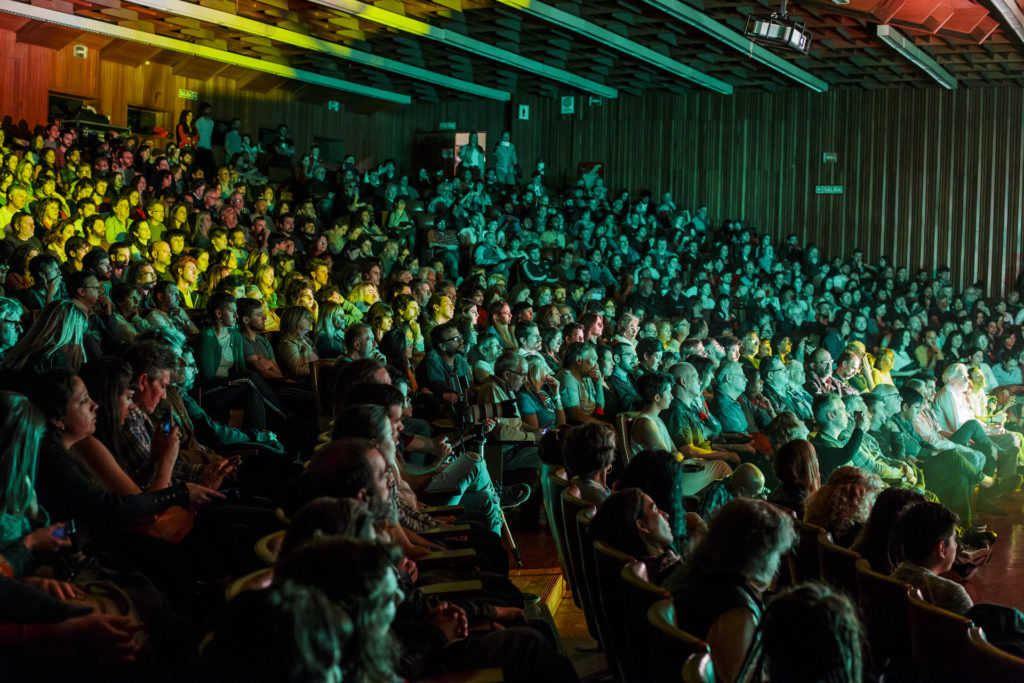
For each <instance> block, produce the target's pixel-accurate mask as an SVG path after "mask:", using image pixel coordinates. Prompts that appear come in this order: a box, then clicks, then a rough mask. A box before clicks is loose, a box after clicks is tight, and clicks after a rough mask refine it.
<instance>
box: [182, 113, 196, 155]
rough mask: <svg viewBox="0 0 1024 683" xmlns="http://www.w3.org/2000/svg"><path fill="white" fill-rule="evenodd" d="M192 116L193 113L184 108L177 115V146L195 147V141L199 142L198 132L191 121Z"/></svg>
mask: <svg viewBox="0 0 1024 683" xmlns="http://www.w3.org/2000/svg"><path fill="white" fill-rule="evenodd" d="M194 116H195V114H193V113H192V112H191V111H189V110H188V109H186V110H185V111H183V112H181V116H179V117H178V131H177V132H178V147H179V148H181V149H184V148H186V147H195V145H196V143H197V142H199V133H198V132H197V131H196V127H195V125H193V123H192V119H193V118H194Z"/></svg>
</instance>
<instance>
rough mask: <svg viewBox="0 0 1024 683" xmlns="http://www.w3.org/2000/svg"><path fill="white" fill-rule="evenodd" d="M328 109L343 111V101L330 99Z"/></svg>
mask: <svg viewBox="0 0 1024 683" xmlns="http://www.w3.org/2000/svg"><path fill="white" fill-rule="evenodd" d="M327 111H341V102H339V101H338V100H328V101H327Z"/></svg>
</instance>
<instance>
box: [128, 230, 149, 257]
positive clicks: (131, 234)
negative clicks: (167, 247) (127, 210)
mask: <svg viewBox="0 0 1024 683" xmlns="http://www.w3.org/2000/svg"><path fill="white" fill-rule="evenodd" d="M152 238H153V233H152V232H151V231H150V229H149V221H135V222H134V223H132V224H131V226H129V227H128V247H129V248H130V249H131V254H132V259H134V260H136V261H141V260H143V259H148V258H149V242H150V240H151V239H152Z"/></svg>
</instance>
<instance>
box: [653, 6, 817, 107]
mask: <svg viewBox="0 0 1024 683" xmlns="http://www.w3.org/2000/svg"><path fill="white" fill-rule="evenodd" d="M643 2H645V3H646V4H648V5H650V6H651V7H654V8H657V9H659V10H661V11H662V12H664V13H666V14H668V15H669V16H671V17H674V18H676V19H678V20H679V21H682V22H683V23H685V24H688V25H689V26H692V27H694V28H695V29H697V30H699V31H703V32H704V33H706V34H708V35H709V36H711V37H712V38H714V39H715V40H719V41H721V42H723V43H725V44H726V45H728V46H729V47H731V48H733V49H734V50H736V51H738V52H741V53H743V54H745V55H749V56H750V58H751V59H753V60H754V61H755V62H760V63H761V64H764V65H765V66H767V67H768V68H769V69H774V70H775V71H778V72H779V73H780V74H782V75H783V76H786V77H787V78H791V79H793V80H794V81H796V82H797V83H800V84H801V85H805V86H807V87H808V88H810V89H811V90H814V91H815V92H826V91H828V83H827V82H826V81H823V80H821V79H820V78H818V77H817V76H815V75H814V74H812V73H810V72H809V71H805V70H804V69H801V68H800V67H798V66H796V65H795V64H792V63H790V62H787V61H786V60H785V59H783V58H782V57H779V56H778V55H776V54H773V53H772V52H769V51H768V50H766V49H764V48H763V47H761V46H760V45H756V44H754V43H753V42H751V41H750V39H749V38H746V37H745V36H743V35H742V34H740V33H738V32H736V31H734V30H732V29H731V28H729V27H728V26H726V25H725V24H723V23H721V22H719V21H715V20H714V19H712V18H711V17H709V16H707V15H706V14H704V13H702V12H700V11H699V10H696V9H694V8H693V7H691V6H689V5H687V4H685V3H683V2H680V1H679V0H643Z"/></svg>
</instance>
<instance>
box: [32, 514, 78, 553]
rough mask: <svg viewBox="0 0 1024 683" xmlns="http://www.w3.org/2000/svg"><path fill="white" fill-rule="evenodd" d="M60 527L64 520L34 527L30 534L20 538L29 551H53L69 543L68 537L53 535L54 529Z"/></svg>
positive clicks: (62, 525)
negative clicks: (37, 527)
mask: <svg viewBox="0 0 1024 683" xmlns="http://www.w3.org/2000/svg"><path fill="white" fill-rule="evenodd" d="M62 528H64V522H60V523H58V524H51V525H50V526H44V527H42V528H40V529H36V530H35V531H33V532H32V533H30V534H27V535H26V536H25V537H24V538H22V539H21V543H22V545H24V546H25V547H26V548H27V549H28V550H29V552H31V553H36V554H48V553H55V552H57V551H58V550H60V549H61V548H66V547H68V546H69V545H71V540H70V539H67V538H57V537H56V536H54V535H53V532H54V531H56V530H57V529H62Z"/></svg>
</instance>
